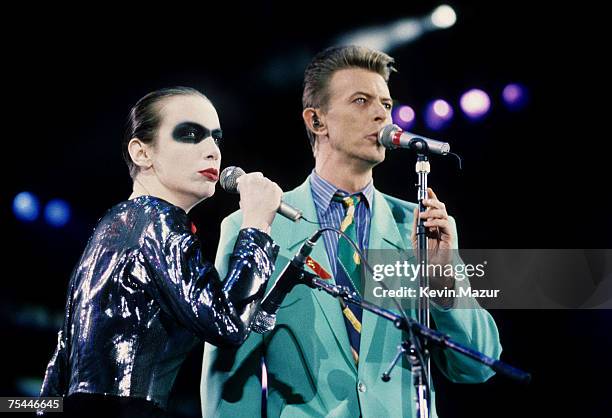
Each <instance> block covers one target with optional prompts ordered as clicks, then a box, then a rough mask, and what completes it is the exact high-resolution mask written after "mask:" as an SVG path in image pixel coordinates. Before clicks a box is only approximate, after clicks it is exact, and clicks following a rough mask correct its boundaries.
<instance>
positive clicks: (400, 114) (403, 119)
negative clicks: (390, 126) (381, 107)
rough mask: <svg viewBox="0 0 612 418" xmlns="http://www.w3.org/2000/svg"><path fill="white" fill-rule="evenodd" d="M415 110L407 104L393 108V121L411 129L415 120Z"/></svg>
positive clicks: (403, 127) (401, 126)
mask: <svg viewBox="0 0 612 418" xmlns="http://www.w3.org/2000/svg"><path fill="white" fill-rule="evenodd" d="M415 116H416V115H415V113H414V110H413V109H412V108H411V107H410V106H407V105H403V106H399V107H397V108H395V109H393V114H392V119H393V123H395V124H396V125H398V126H399V127H400V128H402V129H410V127H411V126H412V125H414V122H415Z"/></svg>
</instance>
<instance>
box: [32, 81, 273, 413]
mask: <svg viewBox="0 0 612 418" xmlns="http://www.w3.org/2000/svg"><path fill="white" fill-rule="evenodd" d="M221 136H222V132H221V129H220V124H219V117H218V115H217V112H216V110H215V108H214V107H213V105H212V103H211V102H210V101H209V100H208V99H207V98H206V97H205V96H204V95H203V94H201V93H200V92H198V91H197V90H194V89H191V88H186V87H177V88H169V89H162V90H158V91H155V92H152V93H150V94H148V95H146V96H144V97H143V98H142V99H140V100H139V101H138V103H136V105H135V106H134V107H133V108H132V110H131V112H130V116H129V120H128V126H127V132H126V136H125V139H124V141H123V156H124V159H125V161H126V163H127V165H128V167H129V170H130V176H131V177H132V180H133V193H132V195H131V196H130V197H129V199H128V200H126V201H124V202H121V203H119V204H117V205H116V206H114V207H113V208H111V209H110V210H109V211H108V212H107V213H106V214H105V215H104V216H103V217H102V218H101V220H100V221H99V223H98V224H97V226H96V228H95V229H94V232H93V235H92V236H91V238H90V239H89V242H88V243H87V246H86V248H85V251H84V252H83V255H82V256H81V259H80V260H79V262H78V264H77V266H76V267H75V269H74V271H73V273H72V276H71V279H70V282H69V287H68V297H67V301H66V312H65V316H64V324H63V326H62V328H61V329H60V331H59V333H58V342H57V347H56V349H55V353H54V354H53V356H52V358H51V361H50V362H49V365H48V367H47V371H46V374H45V378H44V382H43V385H42V388H41V396H63V397H65V403H64V410H65V411H66V413H68V414H72V415H73V416H79V417H85V416H119V417H137V416H147V417H151V416H166V412H165V409H166V407H167V402H168V395H169V393H170V390H171V388H172V385H173V383H174V380H175V378H176V375H177V373H178V370H179V368H180V366H181V364H182V363H183V361H184V359H185V357H186V356H187V354H188V353H189V351H191V349H193V348H194V347H195V346H196V344H198V342H202V341H206V342H209V343H212V344H215V345H218V346H238V345H240V344H241V343H242V342H244V340H245V339H246V338H247V336H248V334H249V332H250V323H251V320H252V318H253V316H254V313H255V312H256V310H257V309H258V306H259V303H260V301H261V298H262V296H263V293H264V291H265V288H266V284H267V281H268V279H269V277H270V275H271V273H272V270H273V268H274V262H275V260H276V255H277V252H278V247H277V246H276V245H275V244H274V242H273V241H272V239H271V238H270V236H269V235H268V233H269V231H270V224H271V223H272V220H273V219H274V216H275V213H276V209H277V208H278V206H279V205H280V196H281V194H282V191H281V190H280V188H279V187H278V186H277V185H276V184H275V183H273V182H271V181H270V180H268V179H266V178H265V177H263V175H262V174H261V173H250V174H246V175H243V176H242V177H240V178H239V185H238V190H239V192H240V206H241V208H242V210H243V212H244V216H243V219H242V229H241V231H240V233H239V235H238V237H237V239H236V243H235V245H234V251H233V254H232V256H231V257H230V261H229V266H228V273H227V276H226V277H225V278H224V280H222V279H221V278H220V277H219V275H218V273H217V271H216V270H215V268H214V266H213V265H212V264H211V263H210V262H208V261H206V260H203V259H202V254H201V248H200V242H199V240H198V238H197V237H196V235H194V232H193V231H192V224H191V222H190V221H189V219H188V216H187V213H188V212H189V211H190V210H191V209H192V208H193V207H194V206H196V205H197V204H198V203H200V202H201V201H203V200H204V199H206V198H209V197H211V196H212V195H213V194H214V192H215V185H216V182H217V180H218V177H219V168H220V165H221V153H220V150H219V146H218V145H219V141H220V140H221Z"/></svg>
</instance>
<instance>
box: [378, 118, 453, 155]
mask: <svg viewBox="0 0 612 418" xmlns="http://www.w3.org/2000/svg"><path fill="white" fill-rule="evenodd" d="M378 143H379V144H381V145H382V146H384V147H385V148H387V149H397V148H409V149H411V150H413V151H429V152H431V153H432V154H439V155H446V154H448V153H449V152H450V145H449V144H448V142H442V141H436V140H435V139H430V138H426V137H424V136H422V135H416V134H413V133H411V132H408V131H404V130H402V128H400V127H399V126H397V125H387V126H385V127H384V128H382V129H381V131H380V132H379V133H378Z"/></svg>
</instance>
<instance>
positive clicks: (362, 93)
mask: <svg viewBox="0 0 612 418" xmlns="http://www.w3.org/2000/svg"><path fill="white" fill-rule="evenodd" d="M360 95H363V96H366V97H367V98H368V99H371V98H372V97H374V96H372V95H371V94H370V93H366V92H365V91H356V92H355V93H353V94H351V95H350V96H349V97H354V96H360ZM381 100H382V101H386V102H393V99H392V98H390V97H382V98H381Z"/></svg>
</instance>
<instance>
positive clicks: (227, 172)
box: [219, 166, 302, 222]
mask: <svg viewBox="0 0 612 418" xmlns="http://www.w3.org/2000/svg"><path fill="white" fill-rule="evenodd" d="M243 174H246V173H245V172H244V170H243V169H242V168H240V167H234V166H231V167H226V168H224V169H223V171H221V175H220V176H219V184H220V185H221V187H222V188H223V190H225V191H226V192H229V193H238V183H237V182H236V180H238V177H240V176H242V175H243ZM276 212H278V213H279V214H281V215H283V216H284V217H285V218H287V219H290V220H292V221H293V222H295V221H299V220H300V219H301V218H302V211H301V210H299V209H296V208H294V207H292V206H290V205H288V204H286V203H285V202H283V201H281V204H280V206H279V207H278V209H277V210H276Z"/></svg>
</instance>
